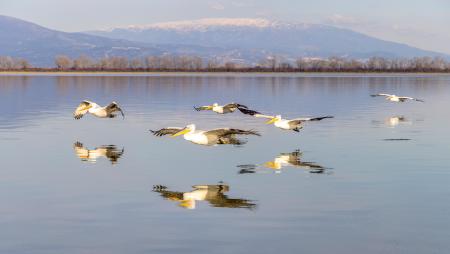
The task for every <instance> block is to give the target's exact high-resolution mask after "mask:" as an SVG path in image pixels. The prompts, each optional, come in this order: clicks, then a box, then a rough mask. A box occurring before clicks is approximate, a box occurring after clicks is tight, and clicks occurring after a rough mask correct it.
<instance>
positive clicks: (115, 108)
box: [105, 101, 125, 118]
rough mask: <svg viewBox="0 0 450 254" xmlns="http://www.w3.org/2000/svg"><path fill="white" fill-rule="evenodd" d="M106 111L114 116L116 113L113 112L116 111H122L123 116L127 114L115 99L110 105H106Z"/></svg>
mask: <svg viewBox="0 0 450 254" xmlns="http://www.w3.org/2000/svg"><path fill="white" fill-rule="evenodd" d="M105 109H106V111H107V112H108V113H109V114H111V116H112V117H114V115H112V113H114V112H117V111H118V112H120V114H122V118H125V114H124V113H123V111H122V109H121V108H120V107H119V105H118V104H117V103H116V102H115V101H113V102H111V103H110V104H109V105H108V106H106V108H105Z"/></svg>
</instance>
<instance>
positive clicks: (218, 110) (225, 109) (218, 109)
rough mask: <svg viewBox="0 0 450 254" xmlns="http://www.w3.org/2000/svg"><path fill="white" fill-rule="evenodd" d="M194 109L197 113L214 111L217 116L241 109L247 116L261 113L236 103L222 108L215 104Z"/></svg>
mask: <svg viewBox="0 0 450 254" xmlns="http://www.w3.org/2000/svg"><path fill="white" fill-rule="evenodd" d="M194 109H195V110H197V111H202V110H212V111H213V112H216V113H217V114H227V113H233V112H234V111H236V109H239V111H241V112H242V113H243V114H247V115H254V114H259V112H256V111H254V110H250V109H248V107H247V106H245V105H242V104H238V103H234V102H232V103H228V104H226V105H223V106H220V105H219V104H218V103H213V104H212V105H207V106H200V107H194Z"/></svg>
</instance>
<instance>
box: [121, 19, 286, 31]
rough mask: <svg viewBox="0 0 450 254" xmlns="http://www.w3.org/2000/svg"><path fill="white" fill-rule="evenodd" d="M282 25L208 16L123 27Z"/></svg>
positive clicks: (265, 26) (186, 27)
mask: <svg viewBox="0 0 450 254" xmlns="http://www.w3.org/2000/svg"><path fill="white" fill-rule="evenodd" d="M278 25H280V22H277V21H271V20H267V19H262V18H256V19H251V18H208V19H198V20H185V21H173V22H162V23H153V24H148V25H130V26H126V27H121V28H122V29H130V30H145V29H160V30H178V31H192V30H206V29H208V28H211V27H254V28H267V27H275V26H278Z"/></svg>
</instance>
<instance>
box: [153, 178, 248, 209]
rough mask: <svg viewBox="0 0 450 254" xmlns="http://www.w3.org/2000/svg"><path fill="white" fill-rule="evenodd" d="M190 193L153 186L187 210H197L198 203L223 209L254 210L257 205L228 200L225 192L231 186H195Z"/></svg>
mask: <svg viewBox="0 0 450 254" xmlns="http://www.w3.org/2000/svg"><path fill="white" fill-rule="evenodd" d="M192 188H193V190H192V191H189V192H178V191H169V190H168V189H167V187H165V186H162V185H155V186H153V191H154V192H157V193H159V194H161V196H162V197H163V198H165V199H167V200H171V201H177V202H179V204H178V205H179V206H180V207H183V208H186V209H195V208H196V203H197V201H207V202H208V203H209V204H210V206H212V207H222V208H247V209H253V208H255V207H256V204H254V203H251V201H250V200H246V199H240V198H228V196H227V195H225V194H224V193H225V192H228V191H229V189H230V188H229V186H228V185H224V184H218V185H194V186H192Z"/></svg>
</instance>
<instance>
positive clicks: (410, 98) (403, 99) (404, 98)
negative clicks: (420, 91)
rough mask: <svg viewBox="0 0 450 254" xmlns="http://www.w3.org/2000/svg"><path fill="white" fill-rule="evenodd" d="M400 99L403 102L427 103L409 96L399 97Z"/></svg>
mask: <svg viewBox="0 0 450 254" xmlns="http://www.w3.org/2000/svg"><path fill="white" fill-rule="evenodd" d="M398 99H399V100H401V101H405V100H413V101H419V102H425V101H423V100H421V99H417V98H413V97H407V96H399V97H398Z"/></svg>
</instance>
